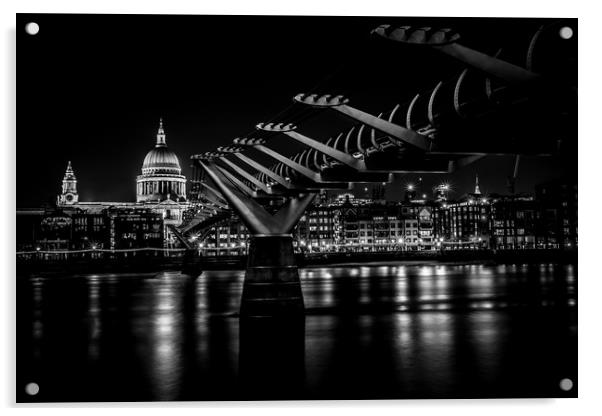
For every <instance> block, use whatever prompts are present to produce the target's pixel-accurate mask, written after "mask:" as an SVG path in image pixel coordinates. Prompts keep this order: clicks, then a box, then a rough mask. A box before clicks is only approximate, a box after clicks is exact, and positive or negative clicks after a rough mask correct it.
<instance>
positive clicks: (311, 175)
mask: <svg viewBox="0 0 602 416" xmlns="http://www.w3.org/2000/svg"><path fill="white" fill-rule="evenodd" d="M255 149H257V150H259V151H260V152H263V153H265V154H266V155H268V156H270V157H272V158H274V159H276V160H277V161H279V162H282V163H284V164H285V165H286V166H288V167H290V168H291V169H293V170H296V171H297V172H299V173H300V174H301V175H303V176H305V177H307V178H308V179H309V180H312V181H314V182H321V180H320V175H319V174H318V173H316V172H314V171H313V170H311V169H308V168H306V167H305V166H302V165H300V164H299V163H297V162H295V161H293V160H291V159H289V158H288V157H286V156H283V155H281V154H280V153H278V152H276V151H274V150H272V149H270V148H268V147H265V146H263V145H257V146H255Z"/></svg>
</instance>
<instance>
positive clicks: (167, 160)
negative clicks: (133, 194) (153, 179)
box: [142, 122, 182, 175]
mask: <svg viewBox="0 0 602 416" xmlns="http://www.w3.org/2000/svg"><path fill="white" fill-rule="evenodd" d="M181 171H182V169H181V168H180V161H179V160H178V157H177V156H176V154H175V153H174V152H172V151H171V150H169V149H168V148H167V144H166V143H165V132H164V130H163V122H161V123H160V125H159V131H158V133H157V144H156V145H155V148H154V149H151V150H150V151H149V152H148V153H147V154H146V157H145V158H144V162H143V163H142V174H143V175H152V174H175V175H179V174H180V173H181Z"/></svg>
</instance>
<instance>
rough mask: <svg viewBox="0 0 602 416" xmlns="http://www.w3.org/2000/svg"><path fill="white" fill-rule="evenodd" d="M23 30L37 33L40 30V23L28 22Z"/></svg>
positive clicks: (31, 33) (33, 33)
mask: <svg viewBox="0 0 602 416" xmlns="http://www.w3.org/2000/svg"><path fill="white" fill-rule="evenodd" d="M25 31H26V32H27V33H28V34H30V35H37V34H38V32H39V31H40V25H38V24H37V23H36V22H29V23H27V24H26V25H25Z"/></svg>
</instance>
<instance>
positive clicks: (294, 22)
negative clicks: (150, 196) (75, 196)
mask: <svg viewBox="0 0 602 416" xmlns="http://www.w3.org/2000/svg"><path fill="white" fill-rule="evenodd" d="M29 21H35V22H37V23H39V25H40V32H39V34H38V35H36V36H30V35H28V34H26V33H25V32H24V30H22V29H23V28H24V26H25V24H26V23H27V22H29ZM542 21H543V19H539V20H536V19H520V20H516V19H515V20H512V21H508V20H503V19H489V20H487V19H436V18H432V17H431V18H402V17H395V18H393V17H383V18H361V17H360V18H354V17H345V18H333V17H233V16H128V15H120V16H106V15H105V16H102V15H18V17H17V56H18V59H17V79H18V85H17V90H18V95H17V97H18V98H17V110H18V111H17V131H18V134H17V206H18V207H35V206H40V205H41V204H44V203H46V202H51V201H54V200H55V198H56V195H57V194H58V193H59V191H60V184H61V180H62V177H63V174H64V171H65V168H66V166H67V161H68V160H71V162H72V164H73V168H74V170H75V173H76V175H77V179H78V191H79V193H80V201H134V200H135V178H136V175H138V174H140V168H141V165H142V161H143V159H144V156H145V154H146V152H148V150H150V149H151V148H152V147H153V146H154V142H155V134H156V130H157V126H158V120H159V117H163V120H164V125H165V129H166V134H167V144H168V146H169V148H170V149H172V150H174V151H175V152H176V154H177V155H178V157H179V159H180V164H181V165H182V168H183V174H184V175H186V176H187V177H190V173H191V169H190V167H189V165H190V162H189V157H190V155H191V154H195V153H201V152H205V151H210V150H214V149H215V148H216V147H217V146H220V145H227V144H230V143H231V141H232V139H233V138H235V137H240V136H244V135H247V134H249V133H251V132H252V131H253V129H254V126H255V124H257V123H258V122H262V121H270V120H274V121H280V120H279V119H278V117H277V115H278V114H281V115H285V116H286V115H290V114H294V112H295V111H296V109H295V107H292V108H291V107H290V106H291V104H292V97H293V96H294V95H295V94H297V93H300V92H309V91H311V92H323V93H334V94H344V95H346V96H347V97H349V98H350V100H351V102H350V104H351V105H353V106H356V107H357V108H360V109H362V110H365V111H369V112H372V113H379V112H381V111H386V110H390V109H391V108H392V107H393V106H394V105H395V104H396V103H398V102H406V101H407V100H409V99H410V98H411V97H412V96H413V95H414V94H415V93H417V92H420V91H424V90H428V89H429V88H432V87H433V86H434V85H435V84H436V82H437V81H438V80H440V79H442V80H445V79H450V78H451V77H453V76H455V75H457V74H458V72H459V70H460V69H461V67H460V66H459V65H458V64H457V63H456V62H454V61H452V60H451V59H449V61H445V60H443V61H442V57H441V56H437V57H436V58H435V57H432V58H429V57H428V56H427V57H420V58H418V57H417V56H410V55H404V54H401V53H394V52H395V51H396V50H395V49H394V48H395V45H393V44H392V43H388V42H385V41H382V40H380V39H375V38H373V37H371V36H370V31H371V30H372V29H373V28H375V27H376V26H378V25H380V24H383V23H389V24H395V25H403V24H411V25H429V26H435V27H436V26H439V25H440V26H443V27H445V26H453V27H454V28H457V29H458V31H460V33H462V35H463V43H464V44H466V45H468V46H473V47H475V48H477V49H480V50H482V51H483V52H487V53H493V52H494V50H492V48H494V47H495V48H497V45H501V44H504V43H506V44H508V43H510V44H512V43H521V42H522V43H521V45H522V44H525V48H526V44H527V43H528V40H529V34H531V33H533V31H534V30H536V29H537V26H538V25H539V24H541V22H542ZM509 27H510V28H512V33H508V30H507V29H508V28H509ZM441 62H443V65H442V64H441ZM435 63H436V64H435ZM283 110H284V112H283ZM350 125H351V124H350V123H349V122H348V121H346V120H344V119H342V116H337V115H336V114H335V113H334V112H326V113H321V114H320V115H319V116H316V117H314V118H312V119H310V120H309V121H307V124H302V125H301V128H300V132H302V133H305V134H307V135H309V136H313V137H315V138H320V139H326V138H328V137H330V136H331V135H336V134H337V133H338V132H339V131H341V130H343V128H345V127H349V126H350ZM271 140H272V141H271V142H270V143H271V145H273V146H275V148H277V149H279V150H283V151H285V152H286V151H287V150H288V154H292V152H293V151H296V148H295V147H294V145H293V143H292V141H291V140H289V139H287V138H285V137H283V136H279V137H275V138H272V139H271ZM575 161H576V160H575ZM512 168H513V158H512V157H488V158H486V159H483V160H481V161H479V162H477V163H475V164H473V165H471V166H469V167H467V168H465V169H463V170H461V171H460V172H457V173H454V174H450V175H440V174H437V175H435V174H430V175H421V176H422V178H423V192H425V193H428V194H429V195H430V193H431V192H430V189H431V187H432V186H433V185H435V184H438V183H441V182H443V181H444V182H449V183H450V184H451V185H452V187H453V189H454V190H455V194H452V197H454V196H460V195H462V194H463V193H466V192H468V191H471V190H472V188H473V187H474V176H475V174H477V173H478V174H479V179H480V185H481V190H482V192H485V193H505V192H506V176H507V175H509V174H511V172H512ZM567 170H568V171H572V170H574V164H572V163H568V164H567V163H566V161H560V160H557V159H556V158H551V157H550V158H533V157H532V158H523V159H522V161H521V166H520V172H519V178H518V181H517V191H518V192H532V190H533V186H534V185H535V184H537V183H540V182H543V181H546V180H549V179H553V178H556V177H558V176H561V175H565V174H567ZM416 180H417V175H405V176H404V177H400V178H398V179H396V182H395V183H394V184H392V185H390V186H389V188H388V191H387V196H388V198H390V199H400V198H401V195H402V191H401V189H402V186H403V184H404V183H407V182H415V181H416ZM359 188H363V186H361V187H358V189H359Z"/></svg>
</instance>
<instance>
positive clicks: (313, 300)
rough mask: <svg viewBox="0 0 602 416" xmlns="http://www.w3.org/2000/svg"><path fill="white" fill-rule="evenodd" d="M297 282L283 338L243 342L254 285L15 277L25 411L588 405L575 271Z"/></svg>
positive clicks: (524, 269) (489, 270) (539, 267)
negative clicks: (414, 402)
mask: <svg viewBox="0 0 602 416" xmlns="http://www.w3.org/2000/svg"><path fill="white" fill-rule="evenodd" d="M300 275H301V283H302V288H303V294H304V298H305V307H306V317H305V320H304V321H303V322H291V323H287V324H286V325H284V326H280V327H279V328H274V327H269V326H267V327H261V325H260V326H259V327H258V326H256V324H254V325H255V326H253V325H250V326H249V325H248V324H242V325H247V327H246V328H241V322H240V320H239V317H238V309H239V304H240V297H241V291H242V283H243V278H244V271H211V272H204V273H203V274H202V275H201V276H199V277H197V278H194V277H191V276H187V275H183V274H181V273H178V272H160V273H151V274H90V275H70V276H60V275H59V276H48V277H42V276H34V277H19V278H18V283H17V400H18V401H25V402H27V401H33V402H39V401H151V400H237V399H361V398H373V399H377V398H389V399H396V398H397V399H402V398H472V397H477V398H483V397H576V396H577V307H576V305H577V289H576V287H577V267H576V265H571V264H569V265H566V264H528V265H527V264H516V265H495V264H462V265H458V264H437V263H435V264H430V265H423V264H407V263H406V264H398V265H389V266H383V265H378V264H375V265H365V266H361V267H356V266H338V267H320V268H306V269H301V270H300ZM566 378H569V379H571V380H572V381H573V388H572V389H571V390H570V391H564V390H562V389H561V388H560V381H561V380H563V379H566ZM32 382H35V383H37V384H38V385H39V393H38V394H37V395H34V396H30V395H27V394H26V393H25V388H24V386H25V385H27V384H28V383H32Z"/></svg>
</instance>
